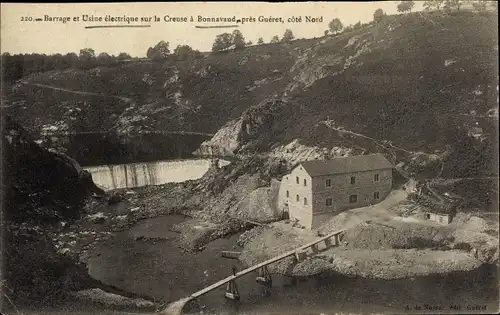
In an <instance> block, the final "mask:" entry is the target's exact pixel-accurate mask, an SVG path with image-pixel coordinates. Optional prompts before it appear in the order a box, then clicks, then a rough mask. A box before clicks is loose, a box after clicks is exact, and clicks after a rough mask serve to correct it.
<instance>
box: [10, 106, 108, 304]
mask: <svg viewBox="0 0 500 315" xmlns="http://www.w3.org/2000/svg"><path fill="white" fill-rule="evenodd" d="M2 127H3V130H2V134H3V137H2V144H3V147H2V153H3V154H2V158H3V161H2V162H3V166H4V168H3V170H4V172H3V174H2V175H3V178H2V179H3V185H2V186H3V188H4V189H2V193H4V195H3V200H4V202H5V203H4V206H5V208H4V209H5V211H4V212H3V217H2V232H3V233H4V234H3V235H2V236H3V237H4V242H3V244H5V247H3V246H2V257H3V259H4V260H3V263H4V268H5V269H4V270H6V274H5V275H3V279H2V284H1V286H2V288H1V290H2V293H3V296H2V299H4V297H5V296H8V297H9V298H10V302H11V303H14V304H16V303H20V304H21V305H24V306H36V305H40V303H52V302H56V299H58V298H60V297H61V296H62V295H64V294H65V292H67V291H68V290H72V289H73V290H74V289H77V288H79V286H80V285H81V284H82V283H83V282H85V281H86V280H85V278H86V276H85V275H86V271H85V268H83V267H81V266H79V265H78V264H76V262H75V261H74V260H73V259H72V258H71V257H68V256H66V255H63V254H61V253H58V252H57V251H56V248H55V247H54V244H53V243H52V240H51V238H50V234H49V233H50V231H51V230H52V229H54V228H57V227H58V226H60V224H66V223H68V222H71V221H72V220H74V219H77V218H78V217H79V215H80V213H81V211H82V206H83V202H84V200H85V198H86V197H87V196H88V195H90V194H91V193H92V192H94V193H102V191H100V189H99V188H97V187H96V186H95V185H94V184H93V182H92V179H91V177H90V175H89V174H88V173H86V172H85V171H83V170H82V169H81V168H80V166H79V165H78V163H77V162H76V161H74V160H73V159H71V158H69V157H68V156H66V155H64V154H61V153H57V152H50V151H47V150H45V149H42V148H40V147H39V146H38V145H37V144H36V143H34V142H33V141H32V139H31V138H30V137H29V135H27V133H26V131H25V130H24V129H23V128H22V127H21V126H19V125H18V124H17V123H16V122H15V121H13V120H12V119H11V118H10V117H9V116H6V117H2ZM5 302H6V304H5V305H6V306H7V305H8V304H9V303H7V300H5ZM18 305H19V304H18Z"/></svg>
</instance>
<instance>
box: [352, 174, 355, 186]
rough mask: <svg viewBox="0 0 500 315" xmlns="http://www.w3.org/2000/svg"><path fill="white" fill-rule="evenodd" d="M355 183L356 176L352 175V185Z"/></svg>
mask: <svg viewBox="0 0 500 315" xmlns="http://www.w3.org/2000/svg"><path fill="white" fill-rule="evenodd" d="M354 184H356V177H355V176H351V185H354Z"/></svg>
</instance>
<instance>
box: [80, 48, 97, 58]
mask: <svg viewBox="0 0 500 315" xmlns="http://www.w3.org/2000/svg"><path fill="white" fill-rule="evenodd" d="M79 58H80V59H81V60H85V61H88V60H92V59H95V50H93V49H92V48H83V49H80V55H79Z"/></svg>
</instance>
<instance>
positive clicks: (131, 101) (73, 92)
mask: <svg viewBox="0 0 500 315" xmlns="http://www.w3.org/2000/svg"><path fill="white" fill-rule="evenodd" d="M21 83H22V84H26V85H31V86H36V87H40V88H44V89H51V90H55V91H61V92H68V93H72V94H78V95H90V96H100V97H107V98H114V99H117V100H120V101H123V102H126V103H128V104H131V105H133V104H135V103H134V101H133V100H132V99H131V98H128V97H125V96H116V95H105V94H102V93H93V92H84V91H75V90H69V89H65V88H61V87H56V86H52V85H47V84H41V83H30V82H27V81H21Z"/></svg>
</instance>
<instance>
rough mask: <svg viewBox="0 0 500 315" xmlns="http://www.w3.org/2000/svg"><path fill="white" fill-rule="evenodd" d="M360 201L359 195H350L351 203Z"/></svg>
mask: <svg viewBox="0 0 500 315" xmlns="http://www.w3.org/2000/svg"><path fill="white" fill-rule="evenodd" d="M356 202H358V196H357V195H350V196H349V203H356Z"/></svg>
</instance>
